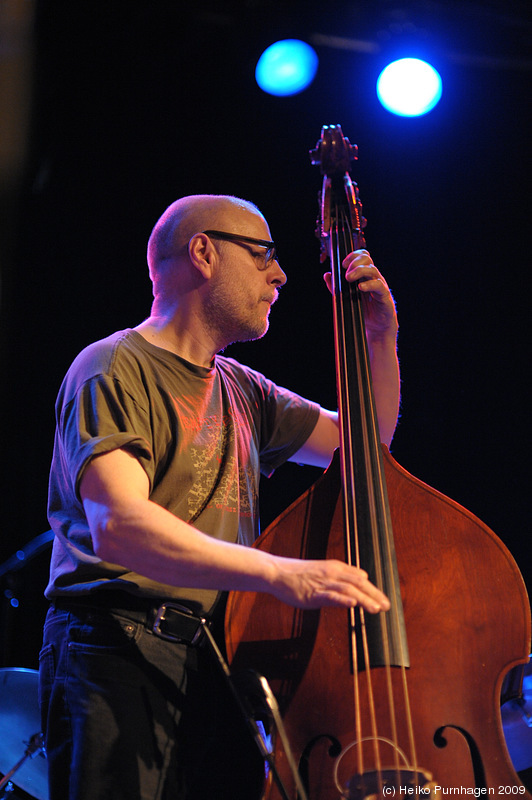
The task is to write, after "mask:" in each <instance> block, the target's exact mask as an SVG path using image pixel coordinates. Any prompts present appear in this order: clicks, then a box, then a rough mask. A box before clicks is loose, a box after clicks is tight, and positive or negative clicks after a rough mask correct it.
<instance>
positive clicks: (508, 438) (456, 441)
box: [0, 0, 532, 667]
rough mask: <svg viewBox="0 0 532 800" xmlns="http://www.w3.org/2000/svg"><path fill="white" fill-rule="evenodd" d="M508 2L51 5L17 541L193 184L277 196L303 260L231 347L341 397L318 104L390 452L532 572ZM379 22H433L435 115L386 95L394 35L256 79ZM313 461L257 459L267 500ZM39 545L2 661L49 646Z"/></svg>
mask: <svg viewBox="0 0 532 800" xmlns="http://www.w3.org/2000/svg"><path fill="white" fill-rule="evenodd" d="M404 5H405V4H403V6H404ZM497 5H498V4H494V3H491V4H490V3H485V4H483V6H481V5H475V4H471V5H470V7H469V8H470V12H469V13H466V11H465V10H464V8H462V6H461V4H458V3H457V4H455V3H448V4H446V5H445V6H444V5H439V4H435V3H432V4H428V3H416V2H413V3H411V4H410V9H408V7H407V9H406V10H404V11H403V13H402V15H401V14H400V15H397V13H396V14H395V15H394V14H393V13H391V12H392V8H391V5H390V4H389V3H387V2H382V3H381V2H378V3H377V2H376V3H373V4H370V3H347V4H346V3H335V2H332V3H330V4H328V8H327V9H324V8H323V7H322V6H323V4H318V3H314V2H306V3H304V4H299V3H291V2H285V3H282V4H281V3H276V2H272V3H260V2H232V3H224V4H215V3H212V4H209V3H201V2H199V3H196V4H195V5H194V8H189V9H183V8H182V7H181V4H179V3H175V2H170V0H166V1H164V0H161V1H160V2H147V0H146V2H129V3H118V2H117V3H112V4H110V3H101V4H98V3H96V4H95V3H87V4H83V3H81V4H78V3H70V2H58V3H47V2H42V3H41V4H37V7H36V8H37V17H36V26H35V39H34V41H35V55H34V58H35V61H34V87H33V111H32V125H31V136H30V149H29V158H28V167H27V174H26V179H25V183H24V187H23V191H22V193H21V197H20V201H19V209H20V214H19V225H18V234H17V252H16V254H15V257H14V258H13V259H12V263H11V264H10V268H9V270H8V271H6V272H5V279H4V295H3V297H4V301H5V302H4V310H3V323H2V329H3V336H2V339H3V342H2V350H3V355H4V357H5V358H4V367H3V375H4V380H3V399H4V402H5V403H6V405H7V414H6V417H5V422H4V424H3V426H2V427H3V441H4V463H5V472H6V473H7V474H6V475H5V478H4V481H3V485H4V502H3V522H4V535H3V537H2V540H1V549H0V556H1V557H2V559H5V558H7V557H8V556H10V555H11V553H12V552H14V551H15V550H16V549H17V548H20V547H22V546H24V545H26V544H27V543H28V542H30V541H31V540H32V539H33V538H34V537H35V536H37V535H38V534H40V533H42V532H43V531H45V530H46V529H47V527H48V524H47V520H46V491H47V473H48V466H49V461H50V456H51V448H52V440H53V431H54V414H53V405H54V399H55V395H56V392H57V389H58V387H59V384H60V381H61V379H62V376H63V374H64V372H65V370H66V369H67V367H68V365H69V363H70V361H71V359H72V358H73V357H74V356H75V355H76V353H77V352H78V351H79V350H80V349H81V348H82V347H84V346H85V345H86V344H88V343H89V342H91V341H93V340H95V339H98V338H101V337H103V336H105V335H107V334H108V333H110V332H112V331H113V330H116V329H119V328H123V327H127V326H130V325H135V324H137V323H138V322H139V321H140V320H141V319H142V318H143V317H144V316H146V315H147V314H148V312H149V306H150V300H151V293H150V285H149V281H148V278H147V271H146V267H145V256H144V251H145V244H146V241H147V238H148V236H149V233H150V230H151V227H152V225H153V223H154V222H155V220H156V218H157V217H158V216H159V214H160V213H161V212H162V211H163V209H164V208H165V207H166V205H168V203H170V202H171V201H172V200H173V199H175V198H176V197H177V196H180V195H183V194H189V193H195V192H208V193H232V194H236V195H239V196H243V197H246V198H248V199H250V200H252V201H254V202H255V203H257V204H258V205H259V207H260V208H261V209H262V210H263V212H264V213H265V215H266V217H267V218H268V220H269V222H270V226H271V230H272V234H273V237H274V238H275V240H276V242H277V243H278V250H279V253H280V258H281V263H282V266H283V268H284V269H285V271H286V272H287V273H288V277H289V280H288V283H287V285H286V287H284V289H283V291H282V296H281V300H280V301H279V303H278V304H277V305H276V307H275V309H274V310H273V312H272V318H271V328H270V332H269V333H268V335H267V336H266V337H265V338H264V339H263V340H261V341H260V342H256V343H251V344H246V345H238V346H233V347H232V348H231V351H230V354H231V355H234V356H235V357H237V358H240V359H241V360H243V361H245V362H247V363H249V364H250V365H251V366H253V367H255V368H257V369H259V370H261V371H263V372H265V373H266V374H267V375H268V376H269V377H272V378H273V379H275V380H276V381H278V382H279V383H281V384H285V385H288V386H290V387H291V388H293V389H295V390H296V391H299V392H300V393H302V394H304V395H307V396H311V397H312V398H314V399H316V400H318V401H319V402H321V403H322V404H323V405H325V406H328V407H334V406H335V402H336V401H335V390H334V385H333V381H334V376H333V358H332V336H331V322H330V303H329V296H328V293H327V291H326V289H325V286H324V284H323V281H322V278H321V274H322V272H323V270H322V267H321V265H320V264H319V258H318V244H317V242H316V240H315V238H314V223H315V218H316V211H317V204H316V198H317V193H318V190H319V187H320V182H321V178H320V174H319V170H318V169H317V168H316V167H312V166H311V165H310V161H309V158H308V150H309V149H310V148H312V147H313V146H314V145H315V143H316V141H317V140H318V138H319V134H320V129H321V126H322V124H330V123H334V124H336V123H340V124H341V125H342V128H343V130H344V133H345V134H346V135H347V136H349V138H350V139H351V141H352V142H356V143H357V144H358V146H359V162H358V164H357V166H356V168H355V172H354V175H355V178H356V180H357V181H358V183H359V185H360V191H361V197H362V200H363V203H364V209H365V212H366V216H367V218H368V228H367V238H368V244H369V247H370V250H371V252H372V255H373V257H374V260H375V262H376V264H377V265H378V266H379V267H381V268H382V271H383V272H384V273H385V275H386V276H387V278H388V280H389V283H390V285H391V286H392V288H393V291H394V294H395V297H396V300H397V304H398V310H399V315H400V322H401V331H400V340H399V346H400V357H401V363H402V374H403V402H402V417H401V421H400V425H399V428H398V430H397V434H396V437H395V441H394V445H393V450H392V452H393V454H394V455H395V457H396V458H397V460H398V461H399V462H400V463H401V464H402V465H403V466H404V467H405V468H406V469H408V470H409V471H410V472H412V473H413V474H414V475H416V476H418V477H420V478H422V479H423V480H425V481H426V482H427V483H429V484H430V485H432V486H434V487H435V488H437V489H439V490H441V491H443V492H444V493H445V494H447V495H449V496H451V497H452V498H453V499H455V500H457V501H458V502H460V503H462V504H463V505H465V506H466V507H467V508H469V509H470V510H471V511H473V512H474V513H475V514H477V515H478V516H479V517H480V518H481V519H483V520H484V521H485V522H486V523H487V524H488V525H489V526H490V527H492V528H493V529H494V530H495V531H496V532H497V533H498V535H499V536H500V537H501V539H502V540H503V541H504V542H505V543H506V545H507V546H508V547H509V548H510V549H511V551H512V552H513V554H514V556H515V558H516V560H517V562H518V564H519V566H520V568H521V570H522V572H523V575H524V577H525V580H526V582H527V584H528V586H529V589H530V586H531V583H532V567H531V564H530V557H529V555H528V550H529V544H528V536H529V527H530V525H529V510H528V502H529V495H530V489H529V480H528V475H529V470H528V462H527V455H528V453H527V450H528V448H527V444H528V442H527V439H528V434H529V426H530V416H529V413H528V410H529V404H528V402H527V398H526V394H527V390H526V385H527V381H526V380H525V375H526V372H528V354H529V343H528V331H529V327H530V315H529V310H528V293H529V277H528V276H529V271H528V267H529V260H530V259H529V251H530V245H529V236H528V233H529V227H530V226H529V223H528V211H529V208H530V205H529V200H528V196H527V194H528V187H529V181H530V177H531V170H530V144H529V140H530V125H529V122H528V119H527V109H528V104H529V97H530V82H531V81H530V76H531V71H530V60H527V59H528V57H529V55H530V53H529V50H528V51H527V48H526V46H525V45H526V43H527V42H528V43H529V42H530V23H531V21H532V19H531V15H530V12H525V10H524V9H525V6H524V5H523V6H520V4H517V5H516V7H515V8H513V7H512V4H511V3H510V4H505V8H506V9H507V13H506V15H503V14H502V13H499V14H496V13H495V8H496V6H497ZM445 8H446V9H447V12H449V13H444V9H445ZM460 8H462V10H461V12H460V13H455V14H453V13H451V12H458V11H459V9H460ZM499 8H502V5H500V6H499ZM482 9H484V12H485V13H481V12H482ZM490 9H491V11H492V13H491V14H490V13H488V12H489V11H490ZM512 9H513V14H512V13H511V12H512ZM474 10H476V11H477V14H476V15H475V14H474V13H473V11H474ZM416 14H418V15H419V16H418V17H416ZM398 20H399V22H398ZM382 31H385V32H386V34H387V36H388V34H391V40H392V44H393V43H394V42H396V41H397V40H398V39H399V40H400V39H401V37H404V36H406V35H411V34H412V32H413V33H415V34H417V33H420V32H421V33H423V34H424V35H423V37H422V39H423V42H424V45H425V46H426V47H428V48H432V52H433V56H434V58H435V59H436V63H437V66H438V67H439V69H440V71H441V74H442V77H443V81H444V94H443V98H442V100H441V102H440V104H439V105H438V106H437V107H436V109H435V110H434V111H433V112H432V113H431V114H429V115H427V116H426V117H423V118H419V119H399V118H396V117H393V116H392V115H390V114H389V113H387V112H386V111H384V110H383V109H382V107H381V106H380V105H379V104H378V101H377V99H376V96H375V92H374V82H375V78H376V75H377V74H378V71H379V68H380V66H381V62H382V61H383V59H384V58H385V57H386V53H385V52H384V51H383V52H381V53H380V54H366V53H362V52H357V47H356V46H355V48H354V49H353V45H352V44H351V46H350V48H349V47H348V48H343V47H331V46H327V45H324V44H321V45H316V49H317V51H318V54H319V56H320V61H321V66H320V71H319V73H318V76H317V78H316V80H315V81H314V83H313V85H312V86H311V87H310V89H308V90H307V91H306V92H303V93H301V94H300V95H298V96H295V97H292V98H273V97H271V96H268V95H266V94H264V93H263V92H261V90H260V89H259V88H258V87H257V86H256V85H255V81H254V74H253V71H254V65H255V62H256V59H257V57H258V55H259V54H260V53H261V51H262V49H263V48H264V47H265V46H266V45H268V44H270V43H271V42H272V41H274V40H275V39H276V38H278V37H285V36H299V37H301V38H305V37H306V38H310V37H311V36H312V35H313V34H314V33H316V32H318V33H325V34H334V35H342V36H347V37H352V39H363V40H365V41H373V42H375V41H377V42H384V41H385V38H386V37H383V36H381V32H382ZM516 31H517V32H519V31H520V32H521V33H520V34H519V38H518V41H519V45H520V47H521V50H519V51H516V50H515V47H514V46H513V45H514V44H515V41H516V36H517V35H518V33H516ZM523 31H528V39H527V37H526V36H524V35H521V34H522V33H523ZM379 37H380V38H379ZM394 37H395V38H394ZM388 38H390V37H389V36H388ZM523 48H524V49H523ZM453 54H454V55H453ZM456 54H458V56H457V55H456ZM477 55H478V56H479V58H478V59H477V58H474V57H473V56H477ZM316 475H317V472H316V471H314V470H312V469H306V468H298V467H295V466H292V465H288V466H286V467H284V468H282V469H281V470H279V471H278V473H277V474H276V475H275V476H274V477H273V478H272V479H270V480H269V481H264V486H263V502H262V505H263V520H264V522H268V521H269V520H271V519H272V518H273V517H274V516H275V515H276V514H277V513H278V512H279V511H280V510H281V509H282V508H283V507H284V506H285V505H286V504H287V503H288V502H289V501H291V500H292V499H293V498H294V497H296V496H297V495H298V494H299V493H300V492H301V491H302V490H303V489H304V488H305V487H306V486H307V485H308V484H309V483H310V482H311V481H313V480H314V479H315V478H316ZM47 560H48V552H47V551H46V552H44V553H43V554H41V555H39V556H38V557H37V558H35V559H33V560H32V561H31V563H30V564H29V565H28V566H27V567H25V568H24V569H22V570H19V571H18V572H17V573H16V574H14V575H11V576H10V577H9V578H8V579H7V580H6V578H4V579H3V581H2V591H3V592H4V596H3V598H2V613H3V618H4V627H3V631H4V637H3V643H2V644H3V652H2V660H3V663H5V664H18V665H20V666H30V667H34V666H35V665H36V657H37V651H38V644H39V637H40V623H41V619H42V613H43V609H44V603H43V601H42V591H43V588H44V584H45V580H46V566H47ZM6 591H7V592H8V593H9V592H12V593H14V594H15V596H16V597H17V599H18V600H19V601H20V605H19V607H18V608H13V607H12V606H11V605H10V604H9V603H8V602H7V600H6V599H5V592H6Z"/></svg>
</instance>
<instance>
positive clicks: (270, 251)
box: [202, 231, 277, 269]
mask: <svg viewBox="0 0 532 800" xmlns="http://www.w3.org/2000/svg"><path fill="white" fill-rule="evenodd" d="M202 233H205V234H206V235H207V236H212V238H213V239H224V240H225V241H227V242H234V243H235V244H239V245H241V246H242V247H245V246H246V244H256V245H258V246H259V247H265V248H266V253H264V254H263V253H260V255H261V256H264V266H263V267H261V268H260V269H266V267H267V266H268V264H270V263H271V262H272V261H276V260H277V252H276V249H275V244H274V242H269V241H268V240H267V239H254V238H253V237H252V236H241V235H240V234H239V233H227V232H226V231H202ZM250 252H251V253H252V255H255V256H256V255H259V253H253V250H251V249H250Z"/></svg>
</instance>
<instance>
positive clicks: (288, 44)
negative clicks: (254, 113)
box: [255, 39, 318, 96]
mask: <svg viewBox="0 0 532 800" xmlns="http://www.w3.org/2000/svg"><path fill="white" fill-rule="evenodd" d="M317 69H318V56H317V55H316V53H315V51H314V50H313V49H312V47H311V46H310V45H309V44H307V43H306V42H302V41H300V40H299V39H283V40H282V41H279V42H275V43H274V44H272V45H270V47H267V48H266V50H265V51H264V52H263V54H262V55H261V57H260V58H259V60H258V62H257V67H256V69H255V79H256V81H257V83H258V85H259V86H260V88H261V89H262V90H263V91H264V92H267V93H268V94H274V95H278V96H286V95H291V94H297V93H298V92H302V91H303V89H306V88H307V86H309V85H310V84H311V83H312V81H313V80H314V77H315V75H316V72H317Z"/></svg>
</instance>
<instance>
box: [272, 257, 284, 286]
mask: <svg viewBox="0 0 532 800" xmlns="http://www.w3.org/2000/svg"><path fill="white" fill-rule="evenodd" d="M271 268H272V269H271V277H270V283H273V284H274V286H284V285H285V283H286V281H287V280H288V278H287V277H286V274H285V273H284V272H283V270H282V269H281V265H280V264H279V262H278V261H277V259H276V258H274V259H272V261H271Z"/></svg>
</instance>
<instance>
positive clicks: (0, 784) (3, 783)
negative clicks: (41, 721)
mask: <svg viewBox="0 0 532 800" xmlns="http://www.w3.org/2000/svg"><path fill="white" fill-rule="evenodd" d="M39 753H44V740H43V735H42V733H34V734H33V736H32V737H31V739H30V740H29V742H28V743H27V747H26V750H25V751H24V755H23V756H22V758H21V759H20V760H19V761H17V763H16V764H15V766H14V767H12V768H11V769H10V770H9V772H6V774H5V775H4V777H3V778H2V780H0V789H2V790H3V791H2V794H1V795H0V797H6V793H11V792H12V791H13V787H12V785H11V783H10V782H11V778H12V777H13V775H14V774H15V773H16V772H17V771H18V770H19V769H20V768H21V766H22V765H23V764H25V763H26V761H27V760H28V758H34V757H35V756H36V755H39ZM4 787H5V790H4Z"/></svg>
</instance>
